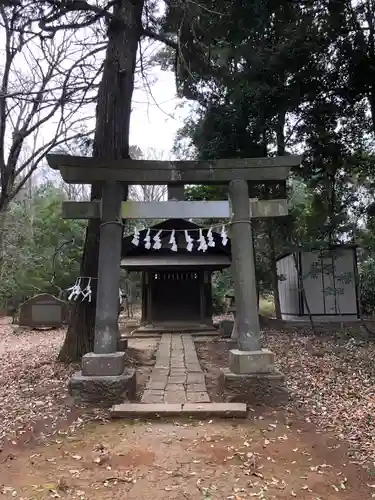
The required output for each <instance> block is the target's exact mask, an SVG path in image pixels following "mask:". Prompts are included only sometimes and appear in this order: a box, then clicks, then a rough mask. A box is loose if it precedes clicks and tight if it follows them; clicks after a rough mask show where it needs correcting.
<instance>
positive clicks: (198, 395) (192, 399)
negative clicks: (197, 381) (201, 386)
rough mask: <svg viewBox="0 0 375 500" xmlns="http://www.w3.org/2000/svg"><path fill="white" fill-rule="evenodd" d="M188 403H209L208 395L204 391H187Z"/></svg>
mask: <svg viewBox="0 0 375 500" xmlns="http://www.w3.org/2000/svg"><path fill="white" fill-rule="evenodd" d="M186 399H187V401H188V403H209V402H210V397H209V395H208V394H207V392H206V391H202V392H189V391H187V393H186Z"/></svg>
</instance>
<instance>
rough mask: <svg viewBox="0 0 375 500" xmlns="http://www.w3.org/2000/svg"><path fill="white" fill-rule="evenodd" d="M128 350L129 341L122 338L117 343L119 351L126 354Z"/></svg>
mask: <svg viewBox="0 0 375 500" xmlns="http://www.w3.org/2000/svg"><path fill="white" fill-rule="evenodd" d="M127 348H128V339H124V338H120V339H119V340H118V341H117V350H118V351H119V352H124V351H126V349H127Z"/></svg>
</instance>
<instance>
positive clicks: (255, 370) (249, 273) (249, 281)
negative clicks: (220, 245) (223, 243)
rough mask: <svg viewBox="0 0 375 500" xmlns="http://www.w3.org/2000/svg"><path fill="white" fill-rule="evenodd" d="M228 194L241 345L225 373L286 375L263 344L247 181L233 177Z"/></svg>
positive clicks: (229, 376) (233, 352)
mask: <svg viewBox="0 0 375 500" xmlns="http://www.w3.org/2000/svg"><path fill="white" fill-rule="evenodd" d="M229 195H230V199H231V206H232V212H233V215H232V222H233V224H232V231H231V244H232V263H233V264H232V266H233V279H234V291H235V301H236V327H237V345H238V349H232V350H231V351H230V353H229V370H228V369H227V370H224V377H225V380H226V381H236V380H238V381H240V382H241V383H242V382H243V379H244V378H250V379H254V377H256V378H259V377H261V378H262V377H263V378H264V377H265V378H269V377H271V378H283V375H282V374H280V373H278V372H276V371H275V368H274V364H273V359H274V356H273V353H272V352H271V351H269V350H268V349H262V347H261V339H260V325H259V314H258V300H257V291H256V278H255V261H254V249H253V239H252V229H251V214H250V201H249V192H248V185H247V182H246V181H245V180H233V181H231V182H230V183H229Z"/></svg>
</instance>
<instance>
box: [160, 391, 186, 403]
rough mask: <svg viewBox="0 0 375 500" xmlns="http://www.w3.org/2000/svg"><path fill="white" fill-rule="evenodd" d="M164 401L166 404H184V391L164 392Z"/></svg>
mask: <svg viewBox="0 0 375 500" xmlns="http://www.w3.org/2000/svg"><path fill="white" fill-rule="evenodd" d="M164 401H165V402H166V403H185V402H186V394H185V391H184V390H182V391H165V394H164Z"/></svg>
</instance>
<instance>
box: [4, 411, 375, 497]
mask: <svg viewBox="0 0 375 500" xmlns="http://www.w3.org/2000/svg"><path fill="white" fill-rule="evenodd" d="M281 418H282V419H283V420H284V421H282V420H281ZM286 423H287V424H288V425H286ZM286 423H285V416H280V415H277V414H274V415H272V414H271V415H267V416H264V418H263V419H262V420H260V419H259V418H256V419H250V420H248V421H241V422H239V421H238V422H237V421H233V420H225V421H209V422H194V421H180V422H172V421H170V422H167V421H165V422H160V421H154V422H145V423H141V422H137V421H135V422H125V421H116V422H106V423H103V422H101V423H99V422H98V423H91V424H89V425H87V426H86V427H85V429H84V430H80V431H78V432H75V433H73V434H70V435H68V436H66V435H64V434H60V435H59V436H58V437H57V438H55V439H52V440H47V441H46V442H45V443H44V444H43V445H39V446H33V447H26V448H18V447H17V446H14V449H13V451H12V452H9V451H8V452H7V454H5V453H4V452H3V453H2V455H1V456H2V463H1V465H0V478H1V479H0V481H1V483H2V485H3V487H2V489H3V493H4V494H5V495H6V496H8V497H13V498H23V499H45V498H67V499H70V498H71V499H73V498H78V499H117V498H126V499H129V500H146V499H149V498H153V499H155V500H158V499H164V500H167V499H168V500H169V499H170V500H172V499H173V500H180V499H184V498H185V499H191V500H193V499H194V500H195V499H197V500H198V499H206V500H208V499H235V500H239V499H248V498H261V499H280V500H281V499H291V498H297V499H300V500H305V499H306V500H307V499H315V500H317V499H321V500H323V499H324V500H339V499H347V500H349V499H350V500H365V499H366V500H367V499H370V498H371V495H372V493H373V492H374V489H373V488H374V487H375V480H374V481H373V482H374V484H372V483H371V478H369V477H368V476H367V474H366V473H365V472H364V471H363V470H361V469H360V467H359V466H355V465H353V464H347V463H346V459H345V453H343V452H342V450H340V448H337V447H336V445H337V443H335V442H334V441H331V440H329V439H327V438H326V437H325V436H322V435H319V434H316V432H315V431H314V430H313V429H308V428H304V427H303V426H302V425H300V422H298V421H297V420H295V419H294V418H292V417H291V416H289V417H288V419H287V422H286ZM371 486H372V487H373V488H371Z"/></svg>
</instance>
